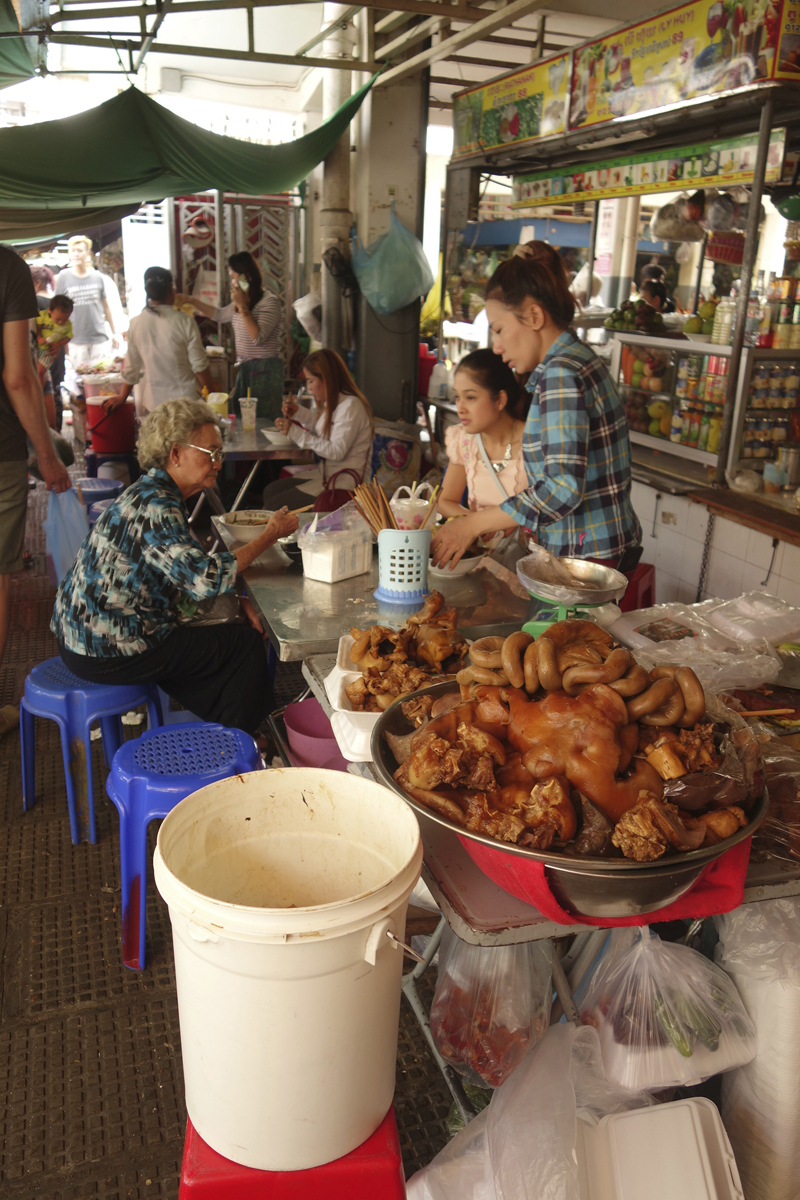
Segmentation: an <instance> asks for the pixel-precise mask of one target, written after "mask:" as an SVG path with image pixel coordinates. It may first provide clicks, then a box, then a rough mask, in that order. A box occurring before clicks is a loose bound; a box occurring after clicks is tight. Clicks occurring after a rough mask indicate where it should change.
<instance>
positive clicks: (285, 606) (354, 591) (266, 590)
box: [244, 551, 530, 662]
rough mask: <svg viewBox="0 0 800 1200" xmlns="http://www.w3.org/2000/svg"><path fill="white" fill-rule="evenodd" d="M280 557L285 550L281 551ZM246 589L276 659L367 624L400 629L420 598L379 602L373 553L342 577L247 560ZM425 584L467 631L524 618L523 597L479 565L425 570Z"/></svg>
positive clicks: (329, 643) (513, 624)
mask: <svg viewBox="0 0 800 1200" xmlns="http://www.w3.org/2000/svg"><path fill="white" fill-rule="evenodd" d="M282 557H285V556H282ZM244 580H245V583H246V585H247V592H248V595H249V596H250V598H251V600H252V602H253V604H254V605H255V607H256V608H257V610H258V612H259V613H260V615H261V618H262V620H263V622H264V624H265V626H267V627H268V629H269V636H270V641H271V642H272V644H273V646H274V647H275V650H276V652H277V654H278V657H279V659H280V660H281V662H294V661H298V660H301V659H304V658H308V656H309V654H332V653H334V652H335V651H336V649H337V647H338V645H339V638H340V637H341V636H342V634H344V633H348V632H349V631H350V626H351V625H357V626H358V627H359V628H360V629H364V628H366V627H367V626H368V625H376V624H381V625H389V626H392V627H394V628H399V626H401V625H402V624H403V622H404V621H405V620H406V618H407V617H408V616H410V615H411V613H412V612H414V611H415V610H416V609H418V608H420V607H421V606H420V605H419V604H415V605H413V606H412V607H411V608H401V607H399V606H398V605H395V604H380V603H379V602H378V601H377V600H376V599H375V598H374V596H373V594H372V593H373V592H374V591H375V589H376V587H377V586H378V555H377V551H376V552H375V554H374V555H373V560H372V570H371V571H370V572H369V573H368V574H367V573H365V574H364V575H356V576H354V577H353V578H352V579H344V580H342V582H341V583H318V582H316V581H315V580H313V579H306V578H305V576H304V575H303V571H302V567H301V565H300V563H299V562H290V561H288V560H287V562H286V563H282V562H274V561H271V562H269V563H265V564H260V563H254V564H253V566H252V567H250V568H249V570H247V571H245V573H244ZM428 586H429V587H430V588H431V589H434V588H435V589H437V590H438V591H440V592H442V594H443V595H444V598H445V601H446V603H447V605H448V606H449V605H453V604H454V605H455V606H456V608H457V609H458V628H459V629H460V630H461V632H462V633H463V634H464V635H465V636H467V637H483V636H484V634H487V633H496V634H503V633H513V632H514V631H515V630H517V629H519V627H520V625H521V624H522V622H523V621H525V620H526V619H527V616H528V609H529V607H530V601H529V600H528V599H527V598H525V599H522V598H521V597H519V596H516V595H514V593H513V592H512V591H511V590H510V589H509V588H508V587H507V586H506V584H505V583H503V582H502V581H501V580H499V579H497V578H496V577H495V576H494V575H492V574H491V573H490V572H489V571H486V570H483V569H481V568H480V567H478V568H476V570H474V571H472V572H471V573H470V574H469V575H462V576H460V577H458V578H455V579H447V578H442V577H441V576H440V575H436V576H433V575H431V576H429V578H428Z"/></svg>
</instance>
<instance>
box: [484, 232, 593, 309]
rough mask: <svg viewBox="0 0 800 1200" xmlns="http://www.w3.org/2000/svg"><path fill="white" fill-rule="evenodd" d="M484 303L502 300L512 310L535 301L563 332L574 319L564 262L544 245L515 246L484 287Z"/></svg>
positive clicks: (556, 253) (526, 244)
mask: <svg viewBox="0 0 800 1200" xmlns="http://www.w3.org/2000/svg"><path fill="white" fill-rule="evenodd" d="M486 299H487V300H501V301H502V303H503V304H505V305H506V306H507V307H508V308H514V309H517V308H520V307H521V306H522V305H523V304H524V303H525V301H526V300H534V301H535V302H536V303H537V304H539V305H541V307H542V308H543V309H544V310H545V312H546V313H547V314H548V315H549V316H550V318H551V319H552V321H553V322H554V323H555V324H556V325H558V326H559V327H560V328H561V329H566V328H567V326H568V325H569V324H570V322H571V321H572V319H573V317H574V316H575V299H574V297H573V295H572V293H571V292H570V290H569V279H568V277H567V270H566V267H565V266H564V262H563V259H562V258H561V255H560V254H559V253H558V251H557V250H556V249H555V247H554V246H550V245H549V244H548V243H547V242H538V241H533V242H525V244H524V245H521V246H515V248H514V251H513V253H512V255H511V258H509V259H507V260H506V261H505V262H502V263H500V266H499V267H498V268H497V270H496V271H495V273H494V274H493V275H492V277H491V279H490V280H489V282H488V283H487V285H486Z"/></svg>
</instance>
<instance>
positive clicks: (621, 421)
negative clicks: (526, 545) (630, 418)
mask: <svg viewBox="0 0 800 1200" xmlns="http://www.w3.org/2000/svg"><path fill="white" fill-rule="evenodd" d="M574 314H575V301H574V299H573V297H572V296H571V295H570V292H569V287H568V281H567V276H566V272H565V270H564V264H563V262H562V260H561V258H560V256H559V254H558V251H556V250H555V249H553V247H552V246H549V245H547V244H546V243H545V242H528V243H527V244H526V245H525V246H518V247H517V250H516V251H515V253H514V255H513V256H512V257H511V258H509V259H508V260H507V261H506V262H503V263H501V264H500V266H499V267H498V268H497V270H496V271H495V273H494V275H493V276H492V277H491V279H490V280H489V282H488V284H487V285H486V315H487V317H488V320H489V328H490V329H491V331H492V335H493V340H494V350H495V353H497V354H499V355H501V356H502V358H503V361H504V362H505V363H507V364H508V365H509V367H511V368H512V369H513V370H515V371H516V372H517V373H519V374H522V373H526V372H531V375H530V378H529V379H528V382H527V384H526V385H525V386H526V388H527V390H528V392H530V395H531V403H530V409H529V411H528V417H527V421H526V423H525V430H524V433H523V438H522V451H523V455H524V460H525V469H526V473H527V476H528V479H529V480H530V481H531V482H530V484H529V486H528V487H527V488H526V489H525V490H524V491H522V492H519V493H518V494H517V495H516V496H512V497H511V498H510V499H508V500H505V501H503V503H502V504H498V505H496V506H493V507H490V508H485V509H483V510H482V511H480V512H474V513H470V514H469V515H468V516H463V517H458V518H457V519H456V520H455V521H449V522H448V523H447V524H446V525H445V526H443V527H442V529H441V530H440V531H439V532H438V533H437V534H436V535H435V537H434V540H433V546H432V551H431V553H432V555H433V557H434V560H435V561H436V563H437V564H438V565H439V566H440V567H441V566H445V565H446V564H447V563H449V562H453V563H457V562H458V561H459V560H460V559H461V556H462V555H463V553H464V551H465V550H466V549H467V547H468V546H470V545H471V544H472V542H473V541H474V540H475V538H477V537H480V536H482V535H484V534H487V533H493V532H494V531H495V530H498V529H505V528H506V526H507V525H508V523H509V519H510V520H512V521H515V522H516V523H517V524H518V525H521V526H522V527H523V528H525V529H527V530H528V531H529V533H530V536H536V537H538V540H539V542H540V544H541V545H543V546H545V548H546V549H548V550H550V551H551V552H552V553H553V554H557V555H565V556H571V557H579V558H591V559H594V560H595V561H600V562H603V563H605V564H606V565H608V566H611V567H618V568H619V570H620V571H623V572H625V571H632V570H633V568H634V567H635V566H636V563H637V562H638V560H639V556H640V554H641V540H642V531H641V528H640V526H639V522H638V521H637V519H636V514H635V512H634V511H633V507H632V505H631V450H630V441H629V438H628V423H627V421H626V419H625V412H624V410H623V407H622V402H621V400H620V398H619V396H618V394H617V391H616V388H615V387H614V382H613V380H612V378H611V376H610V374H609V372H608V368H607V367H606V366H605V364H604V363H603V362H602V361H601V360H600V359H599V358H598V357H597V355H596V354H595V353H594V351H593V350H592V348H591V347H590V346H587V345H584V343H583V342H580V341H579V340H578V338H577V337H576V336H575V334H574V333H572V331H571V330H570V328H569V324H570V322H571V320H572V318H573V316H574Z"/></svg>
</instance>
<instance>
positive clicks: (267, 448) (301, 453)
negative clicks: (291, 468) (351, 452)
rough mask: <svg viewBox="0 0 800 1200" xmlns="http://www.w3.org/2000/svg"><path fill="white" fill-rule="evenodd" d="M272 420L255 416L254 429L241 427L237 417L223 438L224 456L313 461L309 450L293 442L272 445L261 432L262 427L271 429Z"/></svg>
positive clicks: (238, 458) (240, 458)
mask: <svg viewBox="0 0 800 1200" xmlns="http://www.w3.org/2000/svg"><path fill="white" fill-rule="evenodd" d="M272 428H273V422H272V421H268V420H266V419H265V418H260V417H259V418H256V427H255V429H243V428H242V422H241V418H239V417H237V418H236V421H235V423H234V426H233V428H232V429H231V431H230V433H229V434H228V436H227V437H226V438H225V440H224V445H223V449H224V451H225V457H226V458H227V459H228V460H229V461H231V462H240V461H243V460H250V461H251V462H252V461H253V460H260V459H281V458H282V459H286V460H289V461H292V462H309V463H310V462H313V460H314V456H313V455H312V453H311V451H310V450H301V449H300V447H299V446H295V445H294V443H293V444H292V445H291V446H286V447H283V446H273V444H272V442H270V441H268V440H267V438H265V437H264V434H263V433H262V432H261V430H262V429H272Z"/></svg>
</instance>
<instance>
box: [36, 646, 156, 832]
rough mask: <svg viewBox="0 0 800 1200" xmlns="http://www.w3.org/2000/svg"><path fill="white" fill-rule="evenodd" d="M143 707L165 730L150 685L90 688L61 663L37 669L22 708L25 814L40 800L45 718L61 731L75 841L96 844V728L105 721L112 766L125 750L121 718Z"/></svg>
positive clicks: (106, 746) (53, 661) (51, 662)
mask: <svg viewBox="0 0 800 1200" xmlns="http://www.w3.org/2000/svg"><path fill="white" fill-rule="evenodd" d="M140 704H146V705H147V709H148V713H149V715H150V721H151V723H152V724H154V725H160V724H161V705H160V702H159V699H158V693H157V691H156V689H155V688H154V687H153V686H151V685H150V684H146V683H135V684H121V685H120V684H103V683H87V682H86V680H85V679H79V678H78V676H77V675H73V674H72V671H70V670H68V668H67V667H66V666H65V665H64V663H63V662H62V661H61V659H60V658H48V659H47V660H46V662H43V663H39V665H38V666H36V667H34V668H33V670H32V671H31V673H30V675H29V676H28V678H27V679H26V680H25V695H24V696H23V698H22V700H21V701H20V706H19V718H20V720H19V730H20V743H21V749H22V807H23V809H24V810H25V811H27V810H28V809H29V808H32V807H33V805H34V803H35V798H36V777H35V768H34V763H35V758H36V725H35V722H34V717H46V718H47V719H48V720H50V721H55V722H56V723H57V725H58V727H59V729H60V731H61V753H62V756H63V759H64V777H65V779H66V784H67V804H68V806H69V831H70V834H71V835H72V840H73V842H74V843H75V844H76V845H77V844H78V842H83V841H87V840H88V841H90V842H94V841H95V826H94V789H93V785H92V743H91V739H90V732H91V726H92V723H93V722H94V721H99V722H100V729H101V731H102V735H103V753H104V754H105V759H106V765H107V766H109V767H110V766H111V762H112V760H113V758H114V755H115V754H116V752H117V750H118V749H119V747H120V746H121V745H122V722H121V721H120V715H121V714H122V713H125V712H128V711H129V710H130V709H131V708H136V707H137V706H138V705H140Z"/></svg>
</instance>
